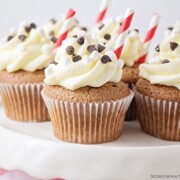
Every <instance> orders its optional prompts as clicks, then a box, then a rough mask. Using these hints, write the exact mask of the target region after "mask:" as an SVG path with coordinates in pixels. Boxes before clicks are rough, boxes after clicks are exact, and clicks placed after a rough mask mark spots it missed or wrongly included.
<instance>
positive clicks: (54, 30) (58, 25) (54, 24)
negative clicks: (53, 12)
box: [43, 15, 88, 42]
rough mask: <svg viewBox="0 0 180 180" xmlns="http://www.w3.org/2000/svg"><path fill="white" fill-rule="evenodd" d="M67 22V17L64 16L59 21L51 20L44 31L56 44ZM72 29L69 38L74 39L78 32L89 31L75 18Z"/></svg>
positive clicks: (44, 27)
mask: <svg viewBox="0 0 180 180" xmlns="http://www.w3.org/2000/svg"><path fill="white" fill-rule="evenodd" d="M64 21H65V16H64V15H62V16H61V18H60V19H59V20H56V19H54V18H52V19H50V20H49V21H48V22H47V23H46V24H45V25H44V26H43V29H44V31H45V33H46V35H47V36H48V37H49V38H50V39H51V40H52V41H54V42H56V41H57V39H58V37H59V36H60V34H61V30H62V27H63V24H64ZM71 21H72V22H71V23H72V29H71V30H70V31H69V33H68V37H72V36H74V35H76V34H77V32H78V31H87V30H88V29H87V28H86V27H84V26H81V25H80V24H79V22H78V21H77V19H76V18H75V17H72V18H71Z"/></svg>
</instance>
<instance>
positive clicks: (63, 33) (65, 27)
mask: <svg viewBox="0 0 180 180" xmlns="http://www.w3.org/2000/svg"><path fill="white" fill-rule="evenodd" d="M75 14H76V12H75V11H74V10H73V9H71V8H70V9H69V10H68V12H67V15H66V19H65V21H64V24H63V27H62V30H61V35H60V36H59V38H58V40H57V42H56V47H59V46H60V45H61V44H62V41H63V40H64V39H66V37H67V35H68V32H69V31H70V29H71V28H72V26H73V23H72V21H71V19H72V17H73V16H74V15H75Z"/></svg>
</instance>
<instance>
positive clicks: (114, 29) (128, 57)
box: [93, 17, 144, 66]
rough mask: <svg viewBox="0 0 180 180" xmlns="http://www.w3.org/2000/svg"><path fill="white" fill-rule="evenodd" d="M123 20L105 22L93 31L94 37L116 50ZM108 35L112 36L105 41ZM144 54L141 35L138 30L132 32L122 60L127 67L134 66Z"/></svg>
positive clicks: (127, 39) (126, 43)
mask: <svg viewBox="0 0 180 180" xmlns="http://www.w3.org/2000/svg"><path fill="white" fill-rule="evenodd" d="M122 20H123V19H122V17H118V18H115V19H113V18H109V19H105V20H103V21H102V23H101V24H98V25H96V26H95V28H94V29H93V37H94V38H95V39H97V40H98V41H99V42H101V43H106V45H107V46H109V47H112V48H114V47H115V44H116V40H117V37H118V35H119V31H120V29H121V24H122ZM106 34H109V35H110V36H111V38H110V40H107V39H105V35H106ZM143 52H144V47H143V43H142V42H141V39H140V37H139V33H138V32H137V31H136V30H134V31H132V32H130V33H129V34H128V36H127V38H126V41H125V44H124V48H123V51H122V55H121V59H122V60H123V61H124V63H125V65H127V66H133V65H134V63H135V62H136V61H137V60H138V59H139V57H140V56H141V55H142V54H143Z"/></svg>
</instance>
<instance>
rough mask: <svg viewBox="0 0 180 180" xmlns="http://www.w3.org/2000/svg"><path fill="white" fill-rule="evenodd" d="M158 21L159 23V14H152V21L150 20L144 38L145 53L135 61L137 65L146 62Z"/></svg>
mask: <svg viewBox="0 0 180 180" xmlns="http://www.w3.org/2000/svg"><path fill="white" fill-rule="evenodd" d="M159 21H160V16H159V14H154V15H153V17H152V19H151V23H150V25H149V29H148V31H147V34H146V37H145V39H144V49H145V51H144V53H143V55H142V56H141V57H140V58H139V60H138V61H137V63H138V64H142V63H144V62H145V61H146V58H147V55H148V51H149V48H150V45H151V42H152V40H153V38H154V35H155V32H156V30H157V27H158V25H159Z"/></svg>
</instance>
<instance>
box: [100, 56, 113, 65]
mask: <svg viewBox="0 0 180 180" xmlns="http://www.w3.org/2000/svg"><path fill="white" fill-rule="evenodd" d="M101 62H102V63H103V64H106V63H108V62H111V59H110V57H109V56H107V55H104V56H102V58H101Z"/></svg>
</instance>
